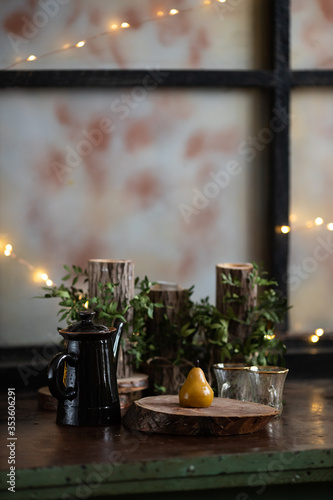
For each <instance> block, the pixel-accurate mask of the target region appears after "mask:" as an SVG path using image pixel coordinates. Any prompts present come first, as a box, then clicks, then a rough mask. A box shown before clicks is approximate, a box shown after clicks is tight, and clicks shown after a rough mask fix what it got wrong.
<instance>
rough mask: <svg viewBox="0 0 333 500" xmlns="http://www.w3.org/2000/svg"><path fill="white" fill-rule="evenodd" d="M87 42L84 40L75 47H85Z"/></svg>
mask: <svg viewBox="0 0 333 500" xmlns="http://www.w3.org/2000/svg"><path fill="white" fill-rule="evenodd" d="M85 43H86V42H85V41H84V40H81V42H77V44H76V45H75V47H78V48H79V47H83V45H85Z"/></svg>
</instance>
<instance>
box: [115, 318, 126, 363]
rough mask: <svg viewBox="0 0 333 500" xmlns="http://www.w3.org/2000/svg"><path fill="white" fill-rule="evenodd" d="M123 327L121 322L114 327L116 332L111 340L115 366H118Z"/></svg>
mask: <svg viewBox="0 0 333 500" xmlns="http://www.w3.org/2000/svg"><path fill="white" fill-rule="evenodd" d="M123 326H124V323H123V322H121V323H119V324H118V325H117V326H116V328H117V331H116V333H115V334H114V338H113V356H114V360H115V363H116V366H117V364H118V353H119V346H120V338H121V334H122V330H123Z"/></svg>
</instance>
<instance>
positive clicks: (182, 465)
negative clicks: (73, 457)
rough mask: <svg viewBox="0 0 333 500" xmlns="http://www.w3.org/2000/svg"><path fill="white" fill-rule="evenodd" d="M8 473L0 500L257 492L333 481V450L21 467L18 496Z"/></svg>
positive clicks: (0, 478) (1, 480) (1, 476)
mask: <svg viewBox="0 0 333 500" xmlns="http://www.w3.org/2000/svg"><path fill="white" fill-rule="evenodd" d="M7 473H8V471H1V472H0V493H1V499H2V500H6V499H7V498H8V499H9V498H15V499H16V500H21V499H22V500H23V499H24V500H28V499H31V500H32V499H34V500H47V499H49V500H52V499H56V498H61V499H63V500H66V499H68V500H70V499H73V498H88V497H89V498H96V497H104V496H105V497H106V496H116V495H125V494H131V493H153V492H155V493H156V492H162V491H165V492H172V491H190V490H200V489H205V490H208V489H216V488H235V487H249V486H250V487H256V488H257V490H259V489H260V488H262V487H263V486H265V485H266V486H267V485H279V484H281V485H286V484H299V483H310V482H311V483H313V482H315V483H323V482H333V450H332V449H311V450H299V451H293V452H288V451H287V452H272V453H267V452H265V453H260V452H258V453H248V454H247V453H245V454H244V453H243V454H228V455H218V456H208V457H196V458H193V457H192V458H186V457H183V458H175V459H170V458H169V459H167V460H157V461H153V460H151V461H147V462H136V463H111V462H105V463H92V464H84V465H68V466H63V467H59V466H58V467H45V468H36V469H21V470H17V471H16V491H15V496H14V497H13V496H12V492H9V491H8V490H7V488H8V485H7V483H6V481H7V479H8V477H7ZM332 491H333V490H332Z"/></svg>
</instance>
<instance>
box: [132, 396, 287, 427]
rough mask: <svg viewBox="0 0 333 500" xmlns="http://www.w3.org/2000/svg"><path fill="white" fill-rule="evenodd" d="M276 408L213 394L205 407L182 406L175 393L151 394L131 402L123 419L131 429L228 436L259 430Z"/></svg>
mask: <svg viewBox="0 0 333 500" xmlns="http://www.w3.org/2000/svg"><path fill="white" fill-rule="evenodd" d="M277 414H278V411H277V410H275V409H274V408H271V407H269V406H264V405H259V404H257V403H250V402H248V401H238V400H235V399H224V398H214V400H213V403H212V404H211V406H209V407H208V408H183V407H181V406H180V404H179V398H178V396H152V397H148V398H143V399H139V400H138V401H135V402H134V403H132V405H131V406H130V408H129V410H128V411H127V413H126V415H125V417H124V419H123V423H124V425H126V426H127V427H129V428H130V429H132V430H137V431H144V432H150V433H161V434H177V435H183V436H195V435H200V436H229V435H233V434H248V433H252V432H255V431H258V430H261V429H263V428H264V427H265V425H266V424H267V423H268V422H269V421H270V420H271V419H272V418H273V417H275V416H276V415H277Z"/></svg>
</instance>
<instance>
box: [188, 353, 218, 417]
mask: <svg viewBox="0 0 333 500" xmlns="http://www.w3.org/2000/svg"><path fill="white" fill-rule="evenodd" d="M213 398H214V392H213V390H212V388H211V386H210V385H209V383H208V382H207V380H206V377H205V374H204V372H203V371H202V369H201V368H200V367H199V361H197V362H196V366H195V367H194V368H192V369H191V370H190V372H189V374H188V375H187V379H186V380H185V382H184V384H183V386H182V388H181V389H180V391H179V404H180V406H184V407H186V408H207V407H208V406H210V405H211V404H212V402H213Z"/></svg>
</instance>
